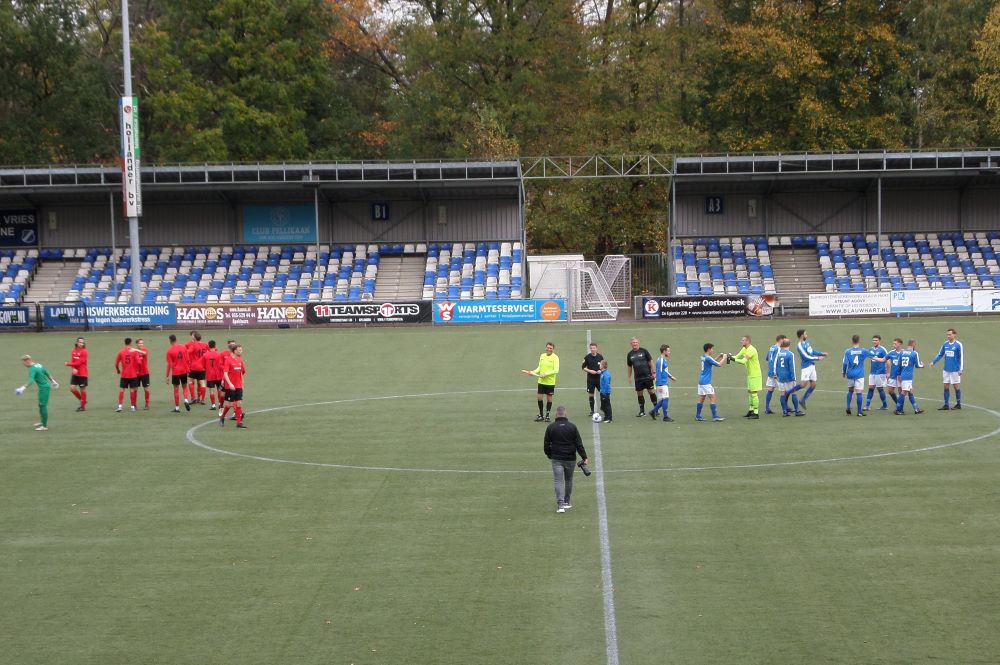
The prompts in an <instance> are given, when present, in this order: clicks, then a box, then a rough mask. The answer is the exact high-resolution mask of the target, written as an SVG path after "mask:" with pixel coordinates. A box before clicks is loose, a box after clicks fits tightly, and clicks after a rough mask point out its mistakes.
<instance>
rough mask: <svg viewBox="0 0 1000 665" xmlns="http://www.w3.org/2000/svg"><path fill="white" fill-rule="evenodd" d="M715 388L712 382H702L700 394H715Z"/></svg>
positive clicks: (699, 389) (699, 388)
mask: <svg viewBox="0 0 1000 665" xmlns="http://www.w3.org/2000/svg"><path fill="white" fill-rule="evenodd" d="M714 394H715V388H713V387H712V384H711V383H700V384H698V395H699V396H700V395H714Z"/></svg>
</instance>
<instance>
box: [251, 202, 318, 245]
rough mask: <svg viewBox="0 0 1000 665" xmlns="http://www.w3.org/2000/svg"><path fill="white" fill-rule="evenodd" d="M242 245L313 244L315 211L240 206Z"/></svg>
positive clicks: (297, 207) (305, 207)
mask: <svg viewBox="0 0 1000 665" xmlns="http://www.w3.org/2000/svg"><path fill="white" fill-rule="evenodd" d="M243 242H250V243H256V242H260V243H272V244H274V243H287V242H316V210H315V208H314V207H313V206H311V205H248V206H244V207H243Z"/></svg>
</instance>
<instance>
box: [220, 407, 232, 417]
mask: <svg viewBox="0 0 1000 665" xmlns="http://www.w3.org/2000/svg"><path fill="white" fill-rule="evenodd" d="M234 408H235V407H234ZM227 413H229V407H228V406H224V407H222V413H220V414H219V417H220V418H225V417H226V414H227Z"/></svg>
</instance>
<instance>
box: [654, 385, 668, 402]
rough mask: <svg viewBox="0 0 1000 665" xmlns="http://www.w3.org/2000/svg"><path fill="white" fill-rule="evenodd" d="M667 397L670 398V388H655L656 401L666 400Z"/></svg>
mask: <svg viewBox="0 0 1000 665" xmlns="http://www.w3.org/2000/svg"><path fill="white" fill-rule="evenodd" d="M668 397H670V386H668V385H667V384H663V385H662V386H656V399H667V398H668Z"/></svg>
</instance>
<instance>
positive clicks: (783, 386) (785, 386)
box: [778, 381, 799, 393]
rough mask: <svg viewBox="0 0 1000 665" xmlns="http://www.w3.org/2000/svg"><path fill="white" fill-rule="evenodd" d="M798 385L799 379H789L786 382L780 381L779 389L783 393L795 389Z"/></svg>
mask: <svg viewBox="0 0 1000 665" xmlns="http://www.w3.org/2000/svg"><path fill="white" fill-rule="evenodd" d="M797 385H799V384H798V382H797V381H788V382H784V383H779V384H778V390H780V391H781V392H783V393H787V392H789V391H792V390H795V386H797Z"/></svg>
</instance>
